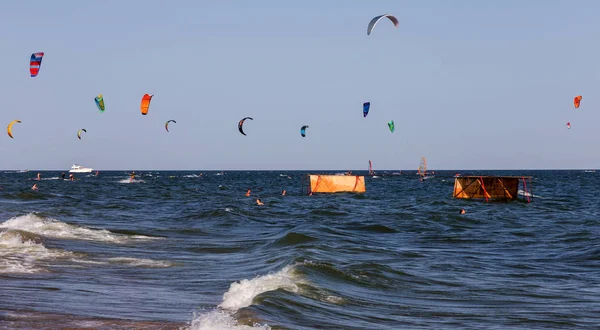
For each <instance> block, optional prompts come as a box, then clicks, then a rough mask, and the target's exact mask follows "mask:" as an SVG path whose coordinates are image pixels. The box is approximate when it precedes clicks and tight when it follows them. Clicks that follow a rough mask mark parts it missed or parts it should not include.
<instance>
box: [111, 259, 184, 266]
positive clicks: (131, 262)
mask: <svg viewBox="0 0 600 330" xmlns="http://www.w3.org/2000/svg"><path fill="white" fill-rule="evenodd" d="M107 261H108V262H109V263H111V264H123V265H127V266H133V267H142V268H168V267H173V266H174V265H175V264H174V263H172V262H170V261H164V260H153V259H142V258H128V257H116V258H108V259H107Z"/></svg>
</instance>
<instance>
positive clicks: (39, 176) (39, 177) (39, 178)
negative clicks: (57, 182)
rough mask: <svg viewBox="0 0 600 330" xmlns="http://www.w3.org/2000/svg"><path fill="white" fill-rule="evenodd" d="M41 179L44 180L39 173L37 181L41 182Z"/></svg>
mask: <svg viewBox="0 0 600 330" xmlns="http://www.w3.org/2000/svg"><path fill="white" fill-rule="evenodd" d="M41 179H42V175H41V174H40V173H39V172H38V174H37V180H38V181H39V180H41Z"/></svg>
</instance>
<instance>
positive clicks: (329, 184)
mask: <svg viewBox="0 0 600 330" xmlns="http://www.w3.org/2000/svg"><path fill="white" fill-rule="evenodd" d="M306 181H307V183H308V185H307V188H306V193H307V194H308V195H310V194H313V193H336V192H354V193H364V192H366V190H367V188H366V186H365V177H364V176H362V175H326V174H308V175H307V176H306ZM302 185H303V186H304V180H303V183H302Z"/></svg>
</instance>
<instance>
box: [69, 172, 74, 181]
mask: <svg viewBox="0 0 600 330" xmlns="http://www.w3.org/2000/svg"><path fill="white" fill-rule="evenodd" d="M69 180H71V181H75V176H74V175H73V174H72V173H71V174H69Z"/></svg>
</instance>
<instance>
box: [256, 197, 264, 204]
mask: <svg viewBox="0 0 600 330" xmlns="http://www.w3.org/2000/svg"><path fill="white" fill-rule="evenodd" d="M256 204H257V205H265V203H263V202H262V201H261V200H260V198H257V199H256Z"/></svg>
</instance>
